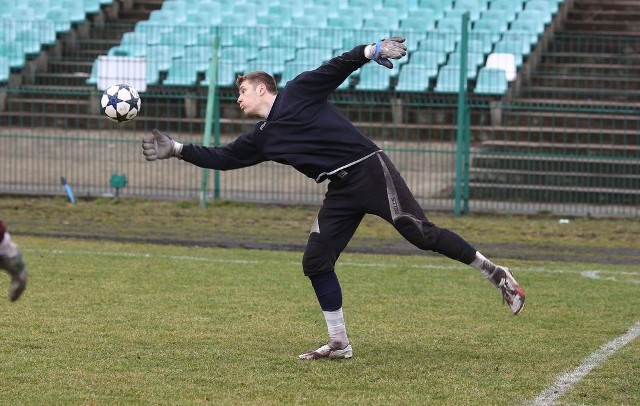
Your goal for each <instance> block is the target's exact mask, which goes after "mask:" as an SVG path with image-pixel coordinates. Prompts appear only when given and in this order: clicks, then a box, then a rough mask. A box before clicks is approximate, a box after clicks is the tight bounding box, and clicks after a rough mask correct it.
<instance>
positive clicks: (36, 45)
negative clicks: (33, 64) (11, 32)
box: [15, 30, 42, 55]
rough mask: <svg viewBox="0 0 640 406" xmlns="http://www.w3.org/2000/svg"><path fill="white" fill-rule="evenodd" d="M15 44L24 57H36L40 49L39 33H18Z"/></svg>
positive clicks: (29, 31) (24, 31) (32, 31)
mask: <svg viewBox="0 0 640 406" xmlns="http://www.w3.org/2000/svg"><path fill="white" fill-rule="evenodd" d="M15 42H16V44H19V45H20V47H21V48H22V51H23V52H24V53H25V54H26V55H37V54H38V53H40V50H41V49H42V42H41V40H40V36H39V33H38V32H36V31H34V30H22V31H18V32H17V33H16V38H15Z"/></svg>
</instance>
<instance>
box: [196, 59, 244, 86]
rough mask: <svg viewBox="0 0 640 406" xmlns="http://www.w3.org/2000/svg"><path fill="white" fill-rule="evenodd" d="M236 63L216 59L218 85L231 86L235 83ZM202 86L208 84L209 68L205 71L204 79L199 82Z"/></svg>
mask: <svg viewBox="0 0 640 406" xmlns="http://www.w3.org/2000/svg"><path fill="white" fill-rule="evenodd" d="M239 72H241V71H237V69H236V65H235V64H234V63H233V62H231V61H222V60H218V80H217V84H218V86H224V87H233V86H235V84H236V77H237V74H238V73H239ZM200 84H201V85H202V86H209V70H208V69H207V71H206V72H205V79H204V80H203V81H202V82H200Z"/></svg>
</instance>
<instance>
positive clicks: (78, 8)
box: [56, 0, 87, 23]
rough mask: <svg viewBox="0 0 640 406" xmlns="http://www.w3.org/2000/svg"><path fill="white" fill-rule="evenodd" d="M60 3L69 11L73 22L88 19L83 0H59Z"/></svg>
mask: <svg viewBox="0 0 640 406" xmlns="http://www.w3.org/2000/svg"><path fill="white" fill-rule="evenodd" d="M56 3H58V1H56ZM59 4H60V7H62V8H64V9H66V10H68V11H69V19H70V20H71V22H72V23H81V22H83V21H85V20H86V19H87V13H85V11H84V1H83V0H59Z"/></svg>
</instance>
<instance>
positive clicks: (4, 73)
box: [0, 56, 11, 83]
mask: <svg viewBox="0 0 640 406" xmlns="http://www.w3.org/2000/svg"><path fill="white" fill-rule="evenodd" d="M10 76H11V66H10V65H9V59H8V58H6V57H4V56H0V83H4V82H7V81H9V77H10Z"/></svg>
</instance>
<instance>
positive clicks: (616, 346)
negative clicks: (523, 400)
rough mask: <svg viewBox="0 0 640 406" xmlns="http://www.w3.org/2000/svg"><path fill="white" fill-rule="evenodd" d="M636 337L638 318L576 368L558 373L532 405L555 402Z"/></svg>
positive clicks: (547, 404)
mask: <svg viewBox="0 0 640 406" xmlns="http://www.w3.org/2000/svg"><path fill="white" fill-rule="evenodd" d="M638 337H640V320H639V321H638V322H637V323H636V324H634V325H633V326H631V327H630V328H629V330H628V331H627V332H626V333H625V334H623V335H621V336H619V337H616V338H614V339H613V340H611V341H609V342H608V343H606V344H605V345H603V346H602V347H600V348H599V349H598V351H596V352H594V353H593V354H591V355H590V356H589V357H588V358H587V359H585V360H584V361H582V364H580V365H579V366H578V367H577V368H575V369H574V370H572V371H569V372H565V373H564V374H562V375H560V376H559V377H558V379H556V381H555V383H554V384H553V385H551V386H549V387H547V388H545V389H544V390H543V391H542V392H541V393H540V394H539V395H538V397H536V398H535V399H534V400H533V401H532V402H531V404H532V405H534V406H549V405H553V404H555V402H556V401H557V400H558V398H559V397H560V396H562V395H563V394H564V393H565V392H566V391H568V390H569V389H571V388H572V387H573V386H574V385H575V384H577V383H578V382H579V381H580V380H581V379H582V378H584V377H585V376H587V375H588V374H589V372H591V370H592V369H594V368H595V367H597V366H598V365H599V364H600V363H602V362H603V361H605V360H606V359H607V358H609V357H611V356H612V355H613V354H615V353H616V352H618V351H619V350H620V349H622V347H624V346H626V345H627V344H629V343H631V342H632V341H633V340H635V339H636V338H638Z"/></svg>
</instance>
